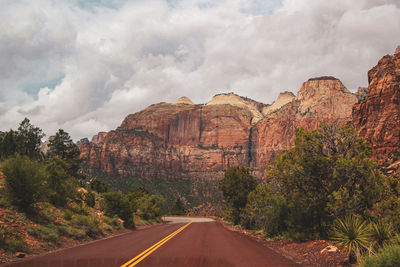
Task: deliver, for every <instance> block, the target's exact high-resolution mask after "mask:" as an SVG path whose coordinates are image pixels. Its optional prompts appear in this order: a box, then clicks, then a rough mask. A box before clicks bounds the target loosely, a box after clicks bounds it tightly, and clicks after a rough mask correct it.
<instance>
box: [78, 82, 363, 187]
mask: <svg viewBox="0 0 400 267" xmlns="http://www.w3.org/2000/svg"><path fill="white" fill-rule="evenodd" d="M356 102H357V98H356V96H355V95H354V94H352V93H350V92H349V91H348V90H347V89H346V88H345V87H344V86H343V84H342V83H341V82H340V81H339V80H338V79H336V78H333V77H321V78H316V79H310V80H309V81H307V82H305V83H304V84H303V86H302V88H301V89H300V91H299V93H298V94H297V96H296V97H295V96H294V95H293V94H292V93H288V92H285V93H283V94H281V95H280V96H279V98H278V99H277V100H276V101H275V102H274V103H273V104H272V105H271V106H268V105H265V104H262V103H259V102H256V101H254V100H251V99H248V98H244V97H240V96H238V95H235V94H233V93H229V94H221V95H217V96H215V97H214V98H213V99H212V100H210V101H209V102H208V103H207V104H206V105H195V104H193V103H192V102H191V101H190V100H189V99H188V98H186V97H185V98H181V99H179V100H178V101H176V102H175V103H172V104H171V103H159V104H155V105H151V106H149V107H148V108H146V109H145V110H143V111H140V112H138V113H135V114H132V115H128V116H127V117H126V118H125V120H124V121H123V122H122V124H121V126H120V127H118V128H117V129H116V130H114V131H110V132H109V133H107V134H104V133H101V134H99V135H97V136H95V137H94V138H93V140H92V142H91V143H84V144H82V146H81V151H82V154H81V157H82V158H83V159H84V160H85V161H86V164H87V165H88V166H89V167H90V168H96V169H101V170H103V171H104V172H105V173H108V174H117V175H119V176H126V177H141V178H143V179H147V180H151V179H152V178H154V177H162V178H163V179H172V180H173V179H196V178H199V177H200V176H201V177H202V178H204V177H207V179H211V180H213V179H216V180H218V179H220V178H221V177H222V171H223V170H225V169H226V168H227V167H229V166H233V165H245V166H251V167H252V168H253V169H255V170H258V172H256V174H257V175H258V176H261V175H262V170H263V168H264V167H265V165H266V164H267V163H270V162H271V161H272V159H273V158H274V156H275V155H276V154H277V153H280V152H282V151H284V150H286V149H288V148H290V147H291V146H292V145H293V141H294V133H295V129H296V128H297V127H303V128H306V129H315V128H317V127H318V126H319V125H320V124H321V123H322V122H325V123H337V124H339V125H343V124H345V123H346V122H347V121H348V120H349V118H350V115H351V108H352V106H353V104H354V103H356ZM206 173H207V174H206ZM210 173H212V174H211V175H209V174H210Z"/></svg>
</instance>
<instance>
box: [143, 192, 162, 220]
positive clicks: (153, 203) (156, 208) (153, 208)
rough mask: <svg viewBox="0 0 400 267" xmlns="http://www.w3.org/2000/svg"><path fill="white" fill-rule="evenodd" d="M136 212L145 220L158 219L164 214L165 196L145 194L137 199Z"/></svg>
mask: <svg viewBox="0 0 400 267" xmlns="http://www.w3.org/2000/svg"><path fill="white" fill-rule="evenodd" d="M136 203H137V205H136V206H137V211H136V213H137V214H138V215H139V216H140V217H142V218H143V219H145V220H151V219H157V218H159V217H160V216H161V215H162V207H163V205H164V203H165V200H164V198H162V197H160V196H156V195H145V196H142V197H141V198H139V199H137V201H136Z"/></svg>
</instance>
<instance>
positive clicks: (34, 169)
mask: <svg viewBox="0 0 400 267" xmlns="http://www.w3.org/2000/svg"><path fill="white" fill-rule="evenodd" d="M3 173H4V175H5V189H6V192H7V196H8V198H9V200H10V201H11V203H13V204H14V205H16V206H17V207H19V208H20V209H22V210H23V211H25V212H32V211H33V205H34V204H35V203H37V202H38V201H40V200H43V199H44V193H45V192H44V188H45V183H46V180H45V172H44V170H43V167H42V166H41V165H40V164H39V163H38V162H37V161H36V160H33V159H30V158H28V157H27V156H20V155H18V154H16V155H15V156H13V157H10V158H8V159H7V160H6V161H5V162H4V163H3Z"/></svg>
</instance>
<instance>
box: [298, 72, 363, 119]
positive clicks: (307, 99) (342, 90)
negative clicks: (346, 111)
mask: <svg viewBox="0 0 400 267" xmlns="http://www.w3.org/2000/svg"><path fill="white" fill-rule="evenodd" d="M343 97H350V98H354V102H356V97H355V96H354V95H353V94H352V93H351V92H350V91H349V90H348V89H347V88H346V87H344V85H343V84H342V82H341V81H340V80H339V79H337V78H335V77H331V76H324V77H318V78H312V79H309V80H308V81H307V82H305V83H303V86H302V87H301V89H300V91H299V93H298V94H297V96H296V100H298V101H300V103H301V104H300V107H299V111H300V112H301V113H305V112H307V111H310V110H312V109H313V107H314V106H318V105H320V103H321V102H324V101H325V100H328V99H332V98H343ZM350 102H352V100H350Z"/></svg>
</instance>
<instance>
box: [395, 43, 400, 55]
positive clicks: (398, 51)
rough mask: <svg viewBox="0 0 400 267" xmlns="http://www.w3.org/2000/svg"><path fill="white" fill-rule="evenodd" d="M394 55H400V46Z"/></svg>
mask: <svg viewBox="0 0 400 267" xmlns="http://www.w3.org/2000/svg"><path fill="white" fill-rule="evenodd" d="M394 54H395V55H396V54H400V45H399V46H398V47H397V48H396V51H395V52H394Z"/></svg>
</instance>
